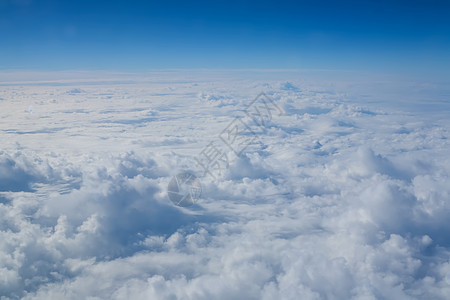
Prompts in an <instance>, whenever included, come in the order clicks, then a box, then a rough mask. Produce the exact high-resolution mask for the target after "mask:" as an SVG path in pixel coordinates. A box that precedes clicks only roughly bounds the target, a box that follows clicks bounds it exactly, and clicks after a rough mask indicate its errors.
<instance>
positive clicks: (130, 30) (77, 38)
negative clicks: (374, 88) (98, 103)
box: [0, 0, 450, 73]
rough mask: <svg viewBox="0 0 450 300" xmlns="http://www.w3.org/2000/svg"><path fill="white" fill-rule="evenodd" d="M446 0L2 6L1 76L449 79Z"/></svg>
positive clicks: (6, 1) (449, 7) (21, 2)
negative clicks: (150, 72)
mask: <svg viewBox="0 0 450 300" xmlns="http://www.w3.org/2000/svg"><path fill="white" fill-rule="evenodd" d="M449 53H450V1H435V0H427V1H426V0H423V1H417V0H410V1H383V0H382V1H371V0H368V1H365V0H358V1H357V0H354V1H283V0H281V1H192V2H191V1H161V2H155V1H119V0H110V1H95V0H94V1H84V0H78V1H54V0H42V1H39V0H0V69H16V68H20V69H46V70H52V69H112V70H146V69H153V68H313V69H345V70H382V71H383V70H387V71H405V72H410V71H411V72H421V71H423V72H430V73H433V72H438V73H441V72H446V70H448V69H449V67H450V58H449V57H450V55H449Z"/></svg>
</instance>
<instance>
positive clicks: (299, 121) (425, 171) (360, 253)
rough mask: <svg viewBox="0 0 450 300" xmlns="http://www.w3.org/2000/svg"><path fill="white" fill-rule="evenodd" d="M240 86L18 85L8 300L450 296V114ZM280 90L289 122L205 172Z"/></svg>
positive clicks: (183, 81) (217, 79)
mask: <svg viewBox="0 0 450 300" xmlns="http://www.w3.org/2000/svg"><path fill="white" fill-rule="evenodd" d="M234 75H235V76H234ZM234 75H233V76H229V74H228V75H227V76H225V75H223V74H220V73H219V74H217V73H214V74H202V73H200V74H194V75H192V74H188V75H186V74H179V73H170V74H152V75H151V76H150V75H149V76H147V77H137V78H130V79H129V80H128V79H127V80H125V79H124V78H120V79H117V78H112V79H111V78H107V79H98V81H95V80H93V79H86V80H85V81H83V80H79V79H77V80H72V81H70V80H61V81H58V82H56V81H54V82H48V81H45V82H31V83H27V84H24V83H8V84H6V83H4V84H3V86H2V89H1V91H0V99H1V100H0V132H1V136H2V144H3V146H2V150H1V151H0V295H1V299H17V298H24V299H227V300H228V299H448V297H449V295H450V275H449V274H450V259H449V257H450V256H449V255H450V232H449V231H448V228H450V218H449V215H450V201H449V200H450V185H449V184H448V183H449V182H450V155H449V149H450V142H449V141H450V132H449V129H450V121H449V120H448V118H445V116H448V112H449V110H448V106H446V105H445V104H442V105H440V106H439V105H436V103H435V102H434V105H435V106H433V108H432V109H429V110H428V111H425V110H423V109H421V107H423V106H424V103H422V102H418V101H417V99H415V100H414V101H411V103H410V106H408V107H405V106H403V107H401V108H399V105H398V104H399V103H404V102H395V103H390V102H389V101H388V100H386V101H385V102H383V101H368V100H367V98H364V97H362V96H361V94H362V93H363V92H361V91H359V94H358V93H357V92H355V90H352V91H353V92H354V93H352V94H351V93H350V94H347V93H346V92H345V91H346V88H347V87H345V88H342V87H341V86H339V84H337V85H332V84H330V83H329V82H319V81H314V80H312V81H306V80H301V79H299V78H300V77H298V78H297V77H295V76H294V75H293V74H291V75H289V74H288V75H289V76H291V77H293V79H290V80H286V79H285V78H283V79H280V78H278V77H277V75H276V74H272V75H270V76H271V77H273V78H269V79H267V78H262V76H261V74H259V73H255V74H253V75H252V76H253V77H248V74H240V73H239V74H234ZM244 75H245V76H244ZM240 76H241V77H240ZM270 76H269V77H270ZM243 78H250V79H243ZM295 78H297V79H295ZM96 80H97V79H96ZM108 80H109V81H108ZM262 91H264V92H265V93H266V94H267V95H268V96H270V97H271V99H273V101H274V103H276V104H277V105H278V106H279V107H280V108H281V109H282V110H283V114H282V115H281V116H277V117H276V118H275V117H274V118H273V119H272V120H271V121H270V123H269V124H267V125H266V127H265V128H264V130H262V131H261V132H258V133H257V134H258V136H257V139H256V140H255V142H254V143H253V144H252V145H250V146H249V147H248V148H247V149H246V150H245V151H244V152H243V153H242V154H241V155H240V156H236V155H235V154H233V153H232V152H231V151H230V153H229V155H230V157H233V161H232V162H231V163H230V166H229V168H227V169H226V170H224V171H223V172H222V174H220V176H218V178H217V180H214V179H213V178H211V176H209V175H208V174H206V175H204V174H203V172H202V169H201V167H199V166H198V165H197V164H196V161H195V157H198V155H199V153H200V152H201V151H202V149H204V148H205V147H206V146H207V145H208V144H209V143H210V142H211V141H218V140H219V138H218V136H219V134H220V133H221V132H222V131H223V130H224V128H226V126H227V125H228V124H229V123H230V122H232V121H233V119H234V118H235V117H244V116H245V114H244V112H243V109H245V107H246V106H247V105H248V104H249V103H250V102H251V101H252V100H253V99H254V98H255V97H256V96H257V95H258V94H259V93H260V92H262ZM355 95H356V96H355ZM360 96H361V97H360ZM369 100H370V99H369ZM372 100H373V99H372ZM399 101H400V100H399ZM401 101H405V99H403V100H401ZM425 104H426V103H425ZM30 106H32V107H33V109H32V111H30V109H29V107H30ZM232 155H234V156H232ZM183 170H190V171H192V172H194V173H195V174H196V175H197V176H198V177H199V178H200V180H201V182H202V186H203V194H202V198H201V199H200V200H199V202H198V203H197V204H195V205H194V206H191V207H188V208H181V207H177V206H174V205H173V204H172V203H171V202H170V201H169V199H168V197H167V185H168V183H169V181H170V179H171V178H172V176H174V175H176V174H177V173H178V172H181V171H183Z"/></svg>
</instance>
